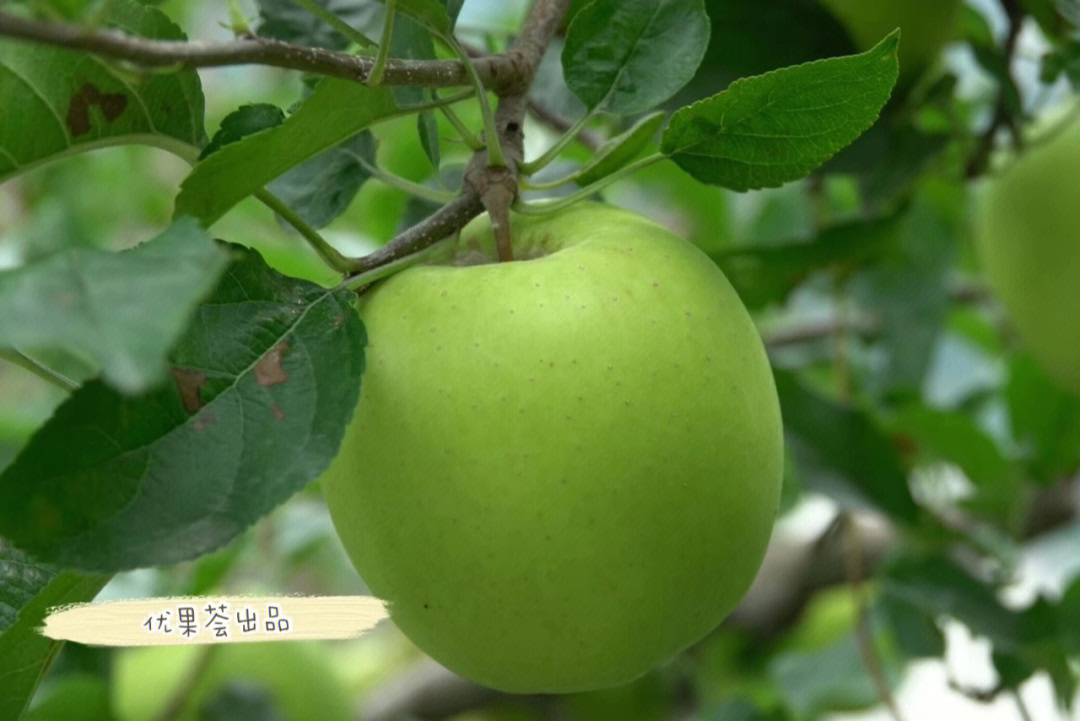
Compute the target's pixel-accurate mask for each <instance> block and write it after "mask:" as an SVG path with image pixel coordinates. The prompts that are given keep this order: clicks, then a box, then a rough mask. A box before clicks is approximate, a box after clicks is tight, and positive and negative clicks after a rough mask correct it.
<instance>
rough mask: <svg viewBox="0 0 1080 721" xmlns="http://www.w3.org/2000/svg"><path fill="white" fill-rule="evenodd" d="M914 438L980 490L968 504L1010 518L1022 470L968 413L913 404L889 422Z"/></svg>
mask: <svg viewBox="0 0 1080 721" xmlns="http://www.w3.org/2000/svg"><path fill="white" fill-rule="evenodd" d="M889 425H890V427H891V429H892V430H893V431H894V432H896V433H903V434H905V435H906V436H907V437H908V438H910V439H912V440H913V441H914V442H915V443H916V444H917V445H918V447H919V449H920V450H921V451H922V453H924V454H926V455H928V456H930V457H931V458H934V459H937V460H943V461H948V462H950V463H954V464H956V465H957V466H959V467H960V468H961V469H962V470H963V471H964V474H965V475H966V476H967V477H968V479H969V480H970V481H971V482H972V483H973V484H974V485H975V488H976V489H977V496H976V498H975V499H974V500H973V501H971V502H969V503H968V504H967V505H969V506H971V505H974V506H976V507H977V508H978V509H979V510H982V511H984V512H992V513H995V514H996V515H997V516H998V518H1000V519H1007V518H1008V517H1009V514H1010V513H1011V512H1012V511H1014V510H1015V509H1014V508H1013V504H1015V499H1016V497H1017V495H1018V493H1019V491H1020V485H1019V482H1020V478H1021V476H1020V470H1019V469H1018V468H1017V467H1016V465H1015V464H1014V463H1012V462H1011V461H1010V460H1009V459H1007V458H1006V457H1005V455H1004V454H1003V453H1002V451H1001V449H1000V448H999V447H998V445H997V443H996V442H995V441H994V439H993V438H992V437H991V436H990V435H989V434H987V433H986V432H985V431H983V430H982V429H981V428H980V427H979V426H978V425H977V424H976V423H975V421H974V420H973V419H972V418H971V417H970V416H968V415H967V414H965V413H960V412H958V411H945V410H939V409H936V408H931V407H930V406H926V405H923V404H920V403H912V404H909V405H907V406H905V407H903V408H901V409H900V410H899V411H898V412H897V413H896V414H895V416H894V417H893V418H892V419H891V421H890V423H889Z"/></svg>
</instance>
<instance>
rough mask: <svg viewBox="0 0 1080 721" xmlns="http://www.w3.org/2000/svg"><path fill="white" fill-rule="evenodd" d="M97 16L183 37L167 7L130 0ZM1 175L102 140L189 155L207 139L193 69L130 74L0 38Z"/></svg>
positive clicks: (121, 27)
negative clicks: (7, 110)
mask: <svg viewBox="0 0 1080 721" xmlns="http://www.w3.org/2000/svg"><path fill="white" fill-rule="evenodd" d="M101 22H102V24H103V25H105V26H106V27H108V28H111V29H114V30H118V31H122V32H124V33H127V34H130V35H141V36H145V37H150V38H159V39H166V40H183V39H185V36H184V34H183V32H181V30H180V28H179V27H177V26H176V25H175V24H173V22H172V21H171V20H169V19H168V18H167V17H166V16H165V14H164V13H162V12H161V11H160V10H158V9H157V8H154V7H149V6H147V5H143V4H142V3H139V2H135V1H134V0H116V1H115V2H112V3H110V4H109V5H108V11H107V12H106V13H105V14H104V15H103V17H102V19H101ZM0 108H17V109H18V112H9V113H5V115H4V121H3V122H2V123H0V182H2V181H3V180H4V179H6V178H8V177H10V176H11V175H14V174H15V173H19V172H23V171H26V170H29V169H30V168H33V167H35V166H37V165H40V164H41V163H44V162H47V161H49V160H53V159H55V158H58V157H62V156H64V155H69V154H71V153H73V152H79V151H82V150H92V149H94V148H100V147H102V146H105V145H119V144H125V143H127V144H132V143H138V144H143V145H154V146H158V147H162V148H165V149H166V150H171V151H173V152H176V153H177V154H179V155H182V156H184V157H188V156H190V155H191V152H192V150H191V148H192V147H194V146H198V145H201V144H202V143H203V142H204V141H205V132H204V130H203V95H202V87H201V85H200V84H199V76H198V75H197V74H196V73H195V71H193V70H183V71H177V72H153V73H147V74H145V75H133V74H132V73H131V72H130V71H123V72H121V71H120V70H118V69H117V67H116V66H114V65H110V64H108V63H106V62H105V61H103V60H101V59H99V58H97V57H95V56H93V55H90V54H87V53H83V52H78V51H74V50H65V49H63V48H58V47H53V46H46V45H41V44H37V43H27V42H23V41H16V40H0Z"/></svg>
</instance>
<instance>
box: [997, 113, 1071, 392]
mask: <svg viewBox="0 0 1080 721" xmlns="http://www.w3.org/2000/svg"><path fill="white" fill-rule="evenodd" d="M982 191H983V192H982V193H981V197H980V201H981V209H980V213H979V217H978V224H977V232H976V237H977V240H978V248H979V251H980V255H981V258H982V262H983V266H984V268H985V271H986V278H987V280H988V281H989V282H990V285H991V287H992V288H993V289H994V292H995V293H996V295H997V297H998V298H999V299H1000V300H1001V302H1002V304H1004V306H1005V310H1006V312H1007V314H1008V317H1009V320H1010V321H1011V323H1012V325H1013V326H1014V327H1015V328H1016V330H1017V331H1018V332H1019V334H1020V336H1021V337H1022V338H1023V340H1024V342H1025V343H1026V345H1027V346H1028V347H1029V348H1030V349H1031V351H1032V353H1033V354H1034V355H1035V356H1036V358H1037V359H1038V360H1039V362H1040V363H1041V364H1042V366H1043V367H1044V369H1045V370H1046V371H1047V373H1049V374H1050V375H1051V376H1052V377H1053V378H1055V379H1056V380H1057V381H1058V382H1059V383H1061V384H1062V385H1064V386H1065V387H1066V388H1069V389H1071V390H1072V391H1073V392H1074V393H1076V394H1077V395H1080V123H1078V122H1075V121H1072V122H1070V124H1069V126H1068V127H1067V128H1066V129H1065V130H1063V131H1062V132H1060V133H1058V134H1057V135H1056V136H1054V137H1052V139H1050V140H1049V141H1047V142H1045V143H1043V144H1040V145H1036V146H1035V147H1033V148H1031V149H1030V150H1029V151H1027V152H1025V153H1024V154H1023V155H1021V156H1020V157H1019V158H1018V159H1016V160H1015V162H1014V163H1013V164H1012V165H1011V166H1009V167H1008V168H1006V169H1005V171H1004V172H1003V173H1002V174H1001V175H1000V176H999V177H996V178H992V179H990V180H989V181H988V182H987V183H986V185H985V187H984V188H983V189H982Z"/></svg>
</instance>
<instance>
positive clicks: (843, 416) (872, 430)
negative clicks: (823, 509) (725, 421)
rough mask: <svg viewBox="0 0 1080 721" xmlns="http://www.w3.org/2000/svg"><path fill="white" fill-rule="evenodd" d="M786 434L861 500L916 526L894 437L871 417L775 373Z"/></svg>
mask: <svg viewBox="0 0 1080 721" xmlns="http://www.w3.org/2000/svg"><path fill="white" fill-rule="evenodd" d="M774 376H775V378H776V391H777V393H778V394H779V396H780V408H781V412H782V415H783V418H784V430H785V431H786V432H787V433H789V434H791V435H793V436H795V437H796V438H798V439H799V440H800V441H802V442H803V443H804V444H806V446H808V447H809V448H810V450H811V451H812V452H813V454H814V456H815V458H816V460H817V462H818V463H820V464H821V465H823V466H824V467H825V468H827V469H828V470H829V471H832V472H833V473H835V474H837V475H838V476H839V477H840V478H841V479H842V480H843V481H844V482H845V483H846V484H847V485H848V486H850V487H851V488H852V489H854V490H855V491H856V492H857V493H858V494H859V495H860V496H862V497H863V498H865V499H867V500H869V501H870V502H872V503H874V504H875V505H876V506H878V507H879V508H880V509H882V510H883V511H885V512H886V513H888V514H889V515H890V516H891V517H892V518H894V519H896V520H899V521H905V522H911V521H914V520H915V518H916V516H917V515H918V511H919V508H918V506H916V505H915V500H914V499H913V498H912V497H911V489H910V488H908V484H907V473H906V472H905V470H904V467H903V465H902V463H901V460H900V456H899V454H898V453H897V451H896V449H895V448H894V447H893V445H892V443H891V442H890V440H889V438H888V437H887V436H886V435H885V434H884V433H883V432H882V430H881V429H880V428H879V427H878V425H877V424H876V423H875V422H874V420H873V419H872V418H870V417H869V416H868V415H867V414H866V413H864V412H862V411H861V410H859V409H856V408H852V407H849V406H845V405H842V404H840V403H837V402H836V401H833V400H831V399H829V398H826V397H825V396H823V395H821V394H819V393H817V392H816V391H814V390H811V389H810V388H808V387H807V386H806V385H804V384H803V383H802V381H800V380H799V378H798V377H797V376H796V375H795V374H794V373H792V372H791V371H787V370H782V369H779V368H776V369H774Z"/></svg>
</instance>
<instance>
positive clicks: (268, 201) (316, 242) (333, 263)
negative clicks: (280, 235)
mask: <svg viewBox="0 0 1080 721" xmlns="http://www.w3.org/2000/svg"><path fill="white" fill-rule="evenodd" d="M254 196H255V198H256V199H257V200H259V201H260V202H261V203H262V204H263V205H265V206H266V207H268V208H270V210H272V211H274V212H275V213H277V214H278V215H279V216H281V219H282V220H284V221H285V222H286V223H288V224H289V225H291V226H292V227H293V228H295V229H296V232H298V233H299V234H300V235H301V236H302V237H303V238H304V240H306V241H307V242H308V245H310V246H311V248H312V249H313V250H314V251H315V252H316V253H318V254H319V257H320V258H322V259H323V261H324V262H325V263H326V264H327V265H329V266H330V267H331V268H333V269H334V270H336V271H338V272H339V273H344V272H345V271H347V270H348V269H349V267H350V261H349V259H348V258H346V257H345V256H344V255H342V254H341V253H339V252H338V251H337V249H335V248H334V247H333V246H332V245H330V244H329V243H327V242H326V239H325V238H323V237H322V236H321V235H319V233H318V231H316V230H315V229H314V228H312V227H311V226H310V225H308V223H307V221H305V220H304V219H303V218H301V217H300V216H299V215H298V214H297V213H296V211H294V210H293V209H292V208H290V207H289V206H288V205H287V204H286V203H285V202H284V201H283V200H281V198H279V197H277V196H276V195H274V194H273V193H271V192H270V191H268V190H266V189H265V188H261V189H259V190H256V191H255V193H254Z"/></svg>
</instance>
